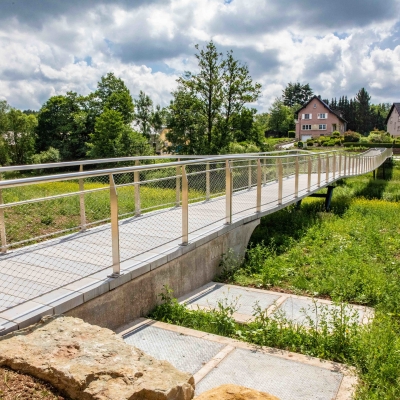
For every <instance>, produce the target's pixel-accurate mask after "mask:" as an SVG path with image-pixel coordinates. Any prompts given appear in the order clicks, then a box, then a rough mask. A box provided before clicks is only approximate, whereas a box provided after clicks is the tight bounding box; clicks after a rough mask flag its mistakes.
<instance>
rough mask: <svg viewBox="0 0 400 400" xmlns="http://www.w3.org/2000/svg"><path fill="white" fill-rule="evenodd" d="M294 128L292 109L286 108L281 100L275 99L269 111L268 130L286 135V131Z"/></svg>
mask: <svg viewBox="0 0 400 400" xmlns="http://www.w3.org/2000/svg"><path fill="white" fill-rule="evenodd" d="M294 128H295V123H294V113H293V109H291V108H290V107H288V106H286V105H285V104H284V103H283V101H282V100H281V99H279V98H276V99H275V101H274V102H273V103H272V105H271V107H270V109H269V119H268V130H270V131H274V132H279V133H281V134H282V135H287V133H288V131H290V130H294Z"/></svg>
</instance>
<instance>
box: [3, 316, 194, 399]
mask: <svg viewBox="0 0 400 400" xmlns="http://www.w3.org/2000/svg"><path fill="white" fill-rule="evenodd" d="M0 366H8V367H10V368H12V369H14V370H19V371H21V372H24V373H28V374H30V375H32V376H35V377H37V378H40V379H43V380H44V381H47V382H49V383H51V384H52V385H53V386H54V387H55V388H57V389H59V390H61V391H62V392H64V393H65V394H67V395H68V396H70V397H71V398H72V399H82V400H90V399H96V400H106V399H110V400H111V399H112V400H123V399H129V400H139V399H150V400H164V399H168V400H187V399H192V398H193V396H194V379H193V377H192V376H191V375H190V374H187V373H184V372H181V371H178V370H177V369H176V368H174V367H173V366H172V365H171V364H170V363H168V362H167V361H158V360H156V359H154V358H152V357H150V356H148V355H146V354H144V353H143V352H142V351H141V350H139V349H137V348H135V347H132V346H129V345H127V344H126V343H125V342H124V341H123V339H122V338H121V337H119V336H117V335H116V334H115V333H114V332H112V331H110V330H109V329H104V328H100V327H98V326H94V325H90V324H88V323H86V322H84V321H82V320H81V319H78V318H72V317H63V316H61V317H45V318H43V320H42V321H41V322H39V323H38V324H36V325H33V326H31V327H29V328H26V329H23V330H21V331H17V332H13V333H10V334H9V335H6V336H3V337H1V338H0Z"/></svg>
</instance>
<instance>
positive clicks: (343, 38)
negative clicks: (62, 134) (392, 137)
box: [0, 0, 400, 111]
mask: <svg viewBox="0 0 400 400" xmlns="http://www.w3.org/2000/svg"><path fill="white" fill-rule="evenodd" d="M399 11H400V0H384V1H382V0H336V1H333V0H318V1H315V0H251V1H249V0H231V1H228V0H225V1H224V0H147V1H146V0H112V1H111V0H110V1H108V0H68V1H67V0H0V99H5V100H7V101H8V102H9V103H10V104H11V105H12V106H14V107H17V108H21V109H27V108H30V109H39V108H40V107H41V105H42V104H43V102H45V101H46V100H47V99H48V98H49V97H51V96H53V95H56V94H64V93H65V92H67V91H69V90H72V91H76V92H78V93H80V94H87V93H89V92H90V91H92V90H94V89H95V87H96V84H97V82H98V80H99V79H100V77H101V76H102V75H104V74H106V73H107V72H109V71H113V72H114V73H115V74H116V75H117V76H119V77H121V78H122V79H123V80H124V81H125V83H126V84H127V86H128V87H129V89H130V91H131V93H132V95H133V96H137V94H138V93H139V90H144V91H145V92H146V93H148V94H149V95H150V96H151V97H152V98H153V100H154V101H155V103H159V104H161V105H167V104H168V103H169V100H170V98H171V94H170V93H171V91H173V90H174V88H175V87H176V78H177V77H179V76H180V75H181V74H182V73H183V71H185V70H189V71H192V72H194V71H196V63H195V58H194V52H195V49H194V45H195V44H196V43H198V44H200V45H204V44H205V43H206V42H208V41H209V40H211V39H212V40H213V41H214V43H215V44H216V45H217V47H218V48H219V49H220V50H221V51H225V50H228V49H232V50H233V51H234V55H235V57H236V58H238V59H240V60H242V61H243V62H245V63H247V64H248V66H249V69H250V73H251V75H252V77H253V79H254V80H256V81H257V82H260V83H261V84H262V86H263V90H262V95H261V97H260V99H259V101H258V102H257V104H256V105H255V106H256V107H257V108H258V109H259V110H260V111H267V110H268V107H269V106H270V104H271V102H272V101H273V100H274V98H275V97H277V96H280V95H281V93H282V89H283V88H284V87H285V86H286V84H287V83H288V82H290V81H291V82H295V81H300V82H302V83H309V84H310V86H311V87H312V88H313V89H314V92H315V93H316V94H321V96H322V97H323V98H331V97H334V96H341V95H348V96H351V97H352V96H354V95H355V94H356V92H357V91H358V89H360V88H361V87H365V88H366V89H367V90H368V92H369V93H370V94H371V96H372V101H373V102H374V103H378V102H393V101H400V90H399V89H400V41H399V39H400V32H399V29H400V12H399Z"/></svg>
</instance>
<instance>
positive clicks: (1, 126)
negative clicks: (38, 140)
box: [0, 101, 37, 165]
mask: <svg viewBox="0 0 400 400" xmlns="http://www.w3.org/2000/svg"><path fill="white" fill-rule="evenodd" d="M36 126H37V119H36V116H35V115H34V114H30V115H27V114H25V113H23V112H22V111H20V110H17V109H15V108H12V107H10V106H9V105H8V104H7V102H6V101H0V163H1V165H5V164H9V163H11V164H17V165H20V164H26V163H29V162H30V161H31V157H32V156H33V154H34V150H35V128H36Z"/></svg>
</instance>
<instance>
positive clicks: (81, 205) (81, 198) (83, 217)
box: [79, 164, 86, 232]
mask: <svg viewBox="0 0 400 400" xmlns="http://www.w3.org/2000/svg"><path fill="white" fill-rule="evenodd" d="M79 172H83V165H82V164H81V165H80V166H79ZM84 190H85V184H84V180H83V179H82V178H80V179H79V191H80V194H79V212H80V217H81V228H80V230H81V232H83V231H84V230H86V211H85V193H84Z"/></svg>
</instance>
